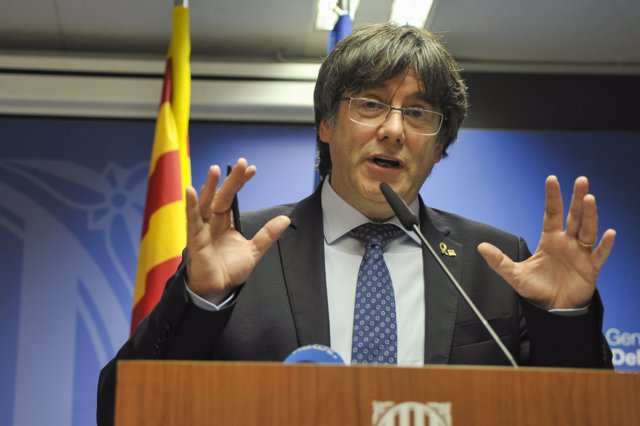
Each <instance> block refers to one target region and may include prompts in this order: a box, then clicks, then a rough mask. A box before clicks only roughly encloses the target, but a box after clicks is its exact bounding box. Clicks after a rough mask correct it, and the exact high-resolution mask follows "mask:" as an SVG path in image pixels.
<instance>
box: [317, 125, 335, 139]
mask: <svg viewBox="0 0 640 426" xmlns="http://www.w3.org/2000/svg"><path fill="white" fill-rule="evenodd" d="M318 135H319V136H320V141H322V142H324V143H329V142H330V141H331V139H333V128H332V127H331V126H329V124H327V122H326V120H324V119H323V120H320V128H319V129H318Z"/></svg>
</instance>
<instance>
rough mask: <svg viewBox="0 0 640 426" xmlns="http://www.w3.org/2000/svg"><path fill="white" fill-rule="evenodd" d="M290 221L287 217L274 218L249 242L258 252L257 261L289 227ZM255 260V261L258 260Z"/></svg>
mask: <svg viewBox="0 0 640 426" xmlns="http://www.w3.org/2000/svg"><path fill="white" fill-rule="evenodd" d="M290 224H291V219H289V218H288V217H287V216H276V217H274V218H273V219H271V220H270V221H269V222H267V223H266V224H265V225H264V226H263V227H262V228H261V229H260V230H259V231H258V232H257V233H256V235H255V236H254V237H253V239H252V240H251V241H252V242H253V244H254V245H255V247H256V250H257V251H258V259H261V258H262V256H263V255H264V253H265V252H266V251H267V249H268V248H269V247H271V245H272V244H273V243H274V242H276V240H277V239H278V238H280V235H282V233H283V232H284V231H285V230H286V229H287V228H288V227H289V225H290ZM258 259H257V260H258Z"/></svg>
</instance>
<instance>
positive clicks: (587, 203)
mask: <svg viewBox="0 0 640 426" xmlns="http://www.w3.org/2000/svg"><path fill="white" fill-rule="evenodd" d="M577 238H578V241H579V242H581V244H582V245H585V244H586V245H589V244H595V242H596V239H597V238H598V209H597V207H596V198H595V197H594V196H593V195H591V194H588V195H586V196H585V197H584V200H583V201H582V219H581V221H580V229H579V230H578V235H577Z"/></svg>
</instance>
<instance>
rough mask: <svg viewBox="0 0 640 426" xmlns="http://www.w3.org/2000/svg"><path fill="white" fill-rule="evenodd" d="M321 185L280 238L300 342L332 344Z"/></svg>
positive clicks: (279, 242) (287, 286) (302, 205)
mask: <svg viewBox="0 0 640 426" xmlns="http://www.w3.org/2000/svg"><path fill="white" fill-rule="evenodd" d="M320 187H321V185H320V186H319V187H318V189H317V190H316V191H315V192H314V193H313V194H312V195H311V196H309V197H308V198H306V199H304V200H302V201H301V202H300V203H298V205H297V206H296V207H295V208H294V209H293V211H292V212H291V226H290V227H289V229H288V230H287V231H286V232H285V233H284V234H283V235H282V236H281V237H280V239H279V240H278V247H279V250H280V256H281V259H282V270H283V273H284V277H285V286H286V288H287V293H288V295H289V303H290V305H291V312H292V314H293V320H294V323H295V327H296V333H297V335H298V343H299V345H300V346H304V345H310V344H322V345H329V344H330V332H329V308H328V305H327V287H326V279H325V266H324V243H323V242H324V233H323V228H322V207H321V203H320Z"/></svg>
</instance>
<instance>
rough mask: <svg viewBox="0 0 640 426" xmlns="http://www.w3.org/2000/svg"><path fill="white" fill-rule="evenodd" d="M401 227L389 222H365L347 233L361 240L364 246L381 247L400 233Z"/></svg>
mask: <svg viewBox="0 0 640 426" xmlns="http://www.w3.org/2000/svg"><path fill="white" fill-rule="evenodd" d="M402 232H403V231H402V229H400V228H398V227H397V226H396V225H392V224H390V223H383V224H380V223H365V224H364V225H360V226H358V227H357V228H353V229H352V230H351V231H350V232H349V234H350V235H351V236H352V237H354V238H356V239H358V240H359V241H361V242H362V243H363V244H364V246H365V248H367V249H368V248H369V247H371V246H373V245H379V246H380V247H381V248H383V249H384V247H385V246H386V245H387V244H389V243H390V242H391V241H393V240H395V239H396V238H398V237H399V236H400V235H402Z"/></svg>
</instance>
